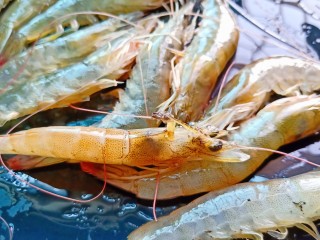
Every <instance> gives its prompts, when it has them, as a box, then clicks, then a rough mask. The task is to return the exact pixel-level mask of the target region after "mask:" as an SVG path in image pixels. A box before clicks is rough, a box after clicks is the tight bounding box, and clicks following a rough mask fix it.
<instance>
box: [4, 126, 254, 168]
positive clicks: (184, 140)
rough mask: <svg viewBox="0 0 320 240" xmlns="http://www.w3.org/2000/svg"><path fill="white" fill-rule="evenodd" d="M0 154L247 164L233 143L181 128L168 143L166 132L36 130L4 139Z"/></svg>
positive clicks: (74, 159) (144, 162)
mask: <svg viewBox="0 0 320 240" xmlns="http://www.w3.org/2000/svg"><path fill="white" fill-rule="evenodd" d="M0 153H3V154H24V155H36V156H44V157H54V158H66V159H70V161H71V162H77V161H78V162H79V161H82V160H83V159H85V161H89V162H95V163H107V164H124V165H129V166H148V165H154V166H166V165H171V164H174V163H181V162H185V161H188V160H193V161H195V160H198V161H204V160H209V161H220V160H221V161H234V160H235V161H245V160H247V159H248V155H246V154H242V152H241V151H239V150H237V149H236V146H235V145H232V144H230V143H225V144H223V143H222V141H221V140H219V139H215V138H210V137H206V136H205V135H201V134H200V135H199V134H198V133H197V132H191V131H190V130H189V129H186V128H178V129H177V130H176V131H175V132H174V139H173V140H169V137H168V132H167V130H166V128H145V129H136V130H122V129H102V128H94V127H46V128H33V129H30V130H26V131H21V132H16V133H13V134H10V135H4V136H1V137H0Z"/></svg>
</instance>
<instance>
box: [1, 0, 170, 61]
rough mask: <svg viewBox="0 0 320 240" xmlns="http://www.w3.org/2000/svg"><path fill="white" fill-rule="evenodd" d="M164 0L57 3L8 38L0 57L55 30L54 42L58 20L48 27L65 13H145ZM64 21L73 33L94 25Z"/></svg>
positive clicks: (91, 18) (85, 21)
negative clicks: (80, 28) (88, 25)
mask: <svg viewBox="0 0 320 240" xmlns="http://www.w3.org/2000/svg"><path fill="white" fill-rule="evenodd" d="M163 2H164V0H148V1H145V0H144V1H141V0H140V1H114V0H93V1H87V0H60V1H58V2H57V3H56V4H54V5H53V6H51V7H50V8H48V9H47V10H46V11H45V12H43V13H41V14H39V15H38V16H36V17H35V18H33V19H32V20H31V21H30V22H28V23H27V24H26V25H24V26H23V27H22V28H20V29H19V30H18V31H17V32H16V34H14V35H13V36H12V38H11V39H12V41H10V42H9V43H8V45H7V46H6V49H4V52H3V55H4V56H5V57H6V58H7V59H9V58H10V57H11V56H13V55H15V54H16V53H17V52H19V51H21V49H22V48H23V47H24V46H25V45H26V44H27V43H30V42H33V41H35V40H37V39H38V38H39V37H40V36H41V37H44V36H46V35H48V34H51V33H53V32H54V31H56V34H54V35H52V36H50V37H49V39H51V40H52V39H55V38H57V37H59V36H60V35H62V34H63V32H64V28H63V25H66V24H63V23H62V20H60V21H59V22H57V24H56V25H54V24H51V25H50V23H51V22H53V21H54V20H55V19H58V18H61V17H63V16H65V15H67V14H70V13H75V12H80V11H97V12H98V11H99V12H108V13H109V14H123V13H130V12H134V11H147V10H151V9H155V8H158V7H161V5H162V3H163ZM66 21H68V22H69V23H70V27H71V28H72V29H73V30H77V29H78V28H79V25H81V26H82V25H87V24H89V23H95V22H97V19H96V17H94V16H92V15H87V16H83V15H82V16H79V17H76V16H73V17H69V18H65V19H64V22H66Z"/></svg>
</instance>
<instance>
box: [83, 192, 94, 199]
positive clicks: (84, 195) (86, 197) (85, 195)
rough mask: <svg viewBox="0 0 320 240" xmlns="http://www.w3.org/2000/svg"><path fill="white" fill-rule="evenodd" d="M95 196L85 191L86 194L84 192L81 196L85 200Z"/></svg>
mask: <svg viewBox="0 0 320 240" xmlns="http://www.w3.org/2000/svg"><path fill="white" fill-rule="evenodd" d="M92 197H93V195H92V194H89V193H85V194H82V195H81V198H82V199H83V200H88V199H90V198H92Z"/></svg>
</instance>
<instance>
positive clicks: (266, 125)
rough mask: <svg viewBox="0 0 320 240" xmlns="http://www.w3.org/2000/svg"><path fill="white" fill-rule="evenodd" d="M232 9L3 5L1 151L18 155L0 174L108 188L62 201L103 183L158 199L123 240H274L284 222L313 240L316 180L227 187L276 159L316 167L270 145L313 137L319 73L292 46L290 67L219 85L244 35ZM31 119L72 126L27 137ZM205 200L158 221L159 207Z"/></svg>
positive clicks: (251, 68)
mask: <svg viewBox="0 0 320 240" xmlns="http://www.w3.org/2000/svg"><path fill="white" fill-rule="evenodd" d="M227 4H230V5H232V7H233V8H235V9H236V10H237V11H238V12H240V13H241V11H242V10H241V8H239V9H238V7H237V5H234V3H233V2H228V3H227V2H224V1H222V0H195V1H192V0H190V1H173V0H172V1H165V0H148V1H127V2H126V1H105V0H104V1H103V0H100V1H98V0H96V1H90V2H88V1H84V0H76V1H67V0H46V1H35V0H28V1H17V0H16V1H10V0H5V1H2V2H0V33H1V35H0V125H1V126H3V127H2V130H1V131H2V132H3V135H2V136H1V138H0V153H1V154H20V155H22V156H20V155H17V156H13V157H12V156H10V157H8V158H6V160H5V161H4V160H2V159H1V162H2V165H3V166H4V167H5V168H6V169H7V170H8V171H9V172H10V173H11V174H13V175H14V172H12V171H11V170H25V169H33V168H38V167H47V166H49V165H52V164H57V163H62V162H67V163H80V166H81V169H82V170H83V171H85V172H86V173H89V174H92V175H94V176H96V177H97V178H99V179H102V180H103V181H104V187H103V189H102V190H101V192H100V193H99V194H98V195H97V196H96V197H94V198H92V199H89V200H76V199H72V198H69V197H66V196H59V197H60V198H62V199H65V200H70V201H75V202H79V203H86V202H89V201H92V200H94V199H97V198H99V197H100V196H101V195H102V194H103V191H104V188H105V187H106V185H107V184H111V185H113V186H116V187H118V188H120V189H123V190H125V191H128V192H131V193H133V194H135V195H136V196H137V197H138V198H142V199H154V202H153V208H154V219H155V220H156V221H154V222H151V223H148V224H146V225H145V226H143V227H141V228H138V229H137V230H135V231H134V232H133V233H132V234H131V235H130V236H129V239H167V238H173V239H231V238H249V239H263V238H264V235H263V234H264V233H268V234H269V235H271V236H272V237H275V238H278V239H283V238H284V237H286V235H287V227H291V226H297V227H299V228H301V229H302V230H304V231H306V232H307V233H308V234H310V235H311V236H312V237H314V238H315V239H320V236H319V233H318V231H317V228H316V226H315V225H314V223H313V221H314V220H316V219H318V218H319V216H320V210H319V209H318V208H317V206H318V205H319V200H315V199H320V198H319V197H320V186H319V187H318V185H319V184H318V183H317V182H319V181H318V178H319V174H318V173H316V172H315V173H306V174H304V175H300V176H297V177H293V178H292V179H281V180H273V181H266V182H264V183H250V184H249V183H242V184H239V185H236V186H234V187H231V186H232V185H234V184H237V183H239V182H241V181H243V180H244V179H246V178H247V177H248V176H250V175H251V174H253V173H254V172H255V171H256V169H258V168H259V167H260V166H261V165H262V164H263V162H264V161H265V160H266V159H267V158H268V157H269V156H270V155H271V154H272V153H277V154H282V155H286V156H290V157H291V158H293V159H295V160H297V161H301V162H303V163H304V164H309V165H312V166H316V167H318V165H317V164H315V163H312V162H310V161H308V160H306V159H303V158H300V157H296V156H291V155H290V154H286V153H283V152H281V151H279V150H277V149H278V148H279V147H281V146H283V145H285V144H288V143H292V142H294V141H296V140H299V139H302V138H304V137H307V136H309V135H312V134H314V133H316V132H317V131H319V130H320V127H319V126H320V111H319V110H320V97H319V95H318V92H319V89H320V80H319V79H320V78H319V77H320V64H319V63H318V62H317V61H316V60H314V59H313V58H311V57H310V56H307V55H306V54H301V53H300V52H298V51H297V49H298V48H297V47H296V46H295V45H289V46H290V47H291V49H292V51H293V52H295V53H297V52H298V53H297V55H299V56H300V57H299V58H298V57H296V56H293V55H295V54H292V55H291V54H290V55H284V56H283V55H278V56H273V57H269V58H260V59H258V60H256V61H254V62H252V63H250V64H249V65H247V66H245V67H244V68H242V69H241V70H240V71H239V72H237V73H236V74H235V75H234V76H233V77H232V78H231V79H230V80H229V81H228V82H227V77H228V73H229V70H230V69H231V67H232V66H235V64H230V62H229V61H230V60H231V59H232V58H233V56H234V55H235V53H236V51H237V46H238V42H239V30H241V29H239V27H238V26H237V24H236V21H235V17H234V16H233V13H232V12H231V10H230V8H229V6H228V5H227ZM301 9H302V10H303V11H307V10H306V7H305V5H303V6H302V8H301ZM25 11H27V14H26V12H25ZM314 14H315V13H314ZM249 20H250V19H249ZM252 22H253V23H255V22H254V21H252ZM256 25H257V26H258V27H260V28H262V27H261V26H260V25H259V24H256ZM244 32H245V31H244ZM267 32H268V30H267ZM268 33H269V34H271V35H272V36H273V37H274V38H278V40H280V41H282V42H284V40H283V39H282V38H280V37H279V36H278V35H276V34H273V33H271V32H268ZM286 44H287V43H286ZM287 45H288V44H287ZM301 56H302V57H301ZM228 64H229V65H228ZM230 65H231V66H230ZM228 66H229V67H228ZM224 71H226V74H225V77H222V76H220V75H222V73H223V72H224ZM219 76H220V80H221V81H220V85H219V87H217V83H218V82H219ZM214 89H216V90H215V93H216V95H215V97H214V98H212V93H213V91H214ZM66 107H68V109H66ZM49 109H54V110H50V111H48V110H49ZM56 109H64V110H56ZM39 112H45V114H46V113H47V114H49V115H50V114H52V115H55V116H60V117H62V118H64V120H55V122H54V123H53V124H52V125H61V122H59V121H62V125H65V124H66V123H65V122H69V123H68V124H67V125H68V126H60V127H57V126H49V127H43V128H37V127H34V126H37V125H39V121H41V122H42V123H41V124H43V122H44V121H48V120H46V119H43V118H41V116H44V118H46V117H47V116H48V115H41V114H39ZM75 112H81V114H83V115H80V118H82V116H84V117H85V118H86V121H85V123H84V125H85V126H78V124H76V123H74V122H72V121H71V119H73V117H70V116H66V115H65V114H67V115H68V114H72V113H75ZM83 112H86V113H83ZM87 112H91V113H92V115H88V114H87ZM36 114H37V115H36ZM37 116H39V117H38V120H33V119H35V117H37ZM88 116H89V117H88ZM65 119H67V120H65ZM82 123H83V121H82ZM46 125H48V124H46ZM49 125H50V124H49ZM75 125H77V126H75ZM20 129H28V130H24V131H18V130H20ZM17 179H18V180H19V181H23V182H26V180H24V179H21V178H19V177H18V176H17ZM306 182H307V183H308V184H306ZM26 183H27V184H30V183H28V182H26ZM30 185H31V186H33V185H32V184H30ZM310 186H312V187H310ZM33 187H34V188H36V189H38V190H40V191H43V192H46V193H48V194H51V195H54V194H52V193H50V192H48V191H46V190H43V189H41V188H40V187H37V186H33ZM206 192H210V193H209V194H206V195H204V196H202V197H200V198H199V199H197V200H195V201H194V202H192V203H191V204H189V205H187V206H185V207H183V208H181V209H178V210H177V211H174V212H173V213H172V214H171V215H169V216H167V217H163V218H161V219H159V221H158V220H157V217H156V214H155V206H156V200H165V199H172V198H176V197H180V196H189V195H194V194H198V193H206ZM240 216H241V217H240ZM0 219H1V220H2V221H5V220H4V219H3V218H2V217H1V218H0ZM262 219H264V220H262ZM8 228H9V227H8ZM10 238H12V232H11V230H10Z"/></svg>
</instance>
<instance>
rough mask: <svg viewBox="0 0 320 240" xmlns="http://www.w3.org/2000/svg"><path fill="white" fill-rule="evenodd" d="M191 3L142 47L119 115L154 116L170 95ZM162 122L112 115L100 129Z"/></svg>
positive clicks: (142, 125) (117, 111)
mask: <svg viewBox="0 0 320 240" xmlns="http://www.w3.org/2000/svg"><path fill="white" fill-rule="evenodd" d="M192 5H193V4H191V3H188V4H186V5H185V6H184V7H183V8H182V9H180V10H179V11H177V12H175V13H174V16H173V17H172V18H171V19H170V20H169V21H168V22H167V23H160V22H159V26H158V27H157V28H156V29H155V31H154V32H153V33H152V35H151V36H150V37H149V38H147V39H146V40H147V43H146V44H145V45H144V46H142V47H141V48H140V51H139V54H138V56H137V61H136V65H135V67H134V68H133V70H132V74H131V77H130V79H129V80H128V81H127V85H126V89H125V91H124V92H123V93H122V94H121V95H120V101H119V103H117V104H116V106H115V108H114V112H115V113H120V114H125V115H134V116H141V115H142V116H150V115H151V114H152V113H153V112H156V110H157V107H158V105H160V104H161V103H162V102H164V101H165V100H167V99H168V98H169V96H170V86H169V78H170V70H171V66H170V62H171V60H172V58H173V57H174V54H173V53H172V51H174V50H181V41H182V33H183V30H184V24H183V21H184V17H185V15H184V14H185V13H188V12H190V11H191V9H192ZM159 124H160V121H150V120H146V119H143V118H134V117H129V116H122V115H116V114H115V115H108V116H106V117H105V118H104V119H103V120H102V121H101V122H100V123H99V124H97V127H103V128H125V129H134V128H143V127H157V126H159Z"/></svg>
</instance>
